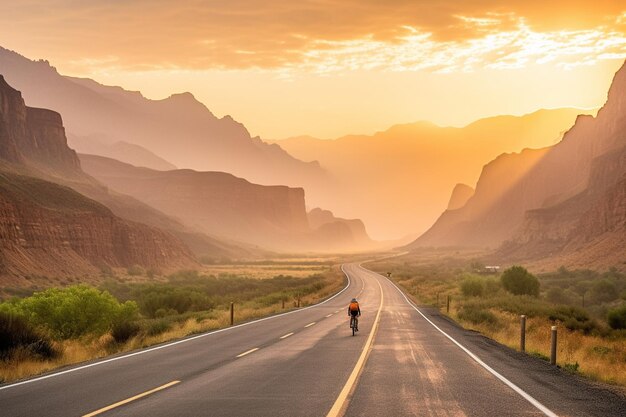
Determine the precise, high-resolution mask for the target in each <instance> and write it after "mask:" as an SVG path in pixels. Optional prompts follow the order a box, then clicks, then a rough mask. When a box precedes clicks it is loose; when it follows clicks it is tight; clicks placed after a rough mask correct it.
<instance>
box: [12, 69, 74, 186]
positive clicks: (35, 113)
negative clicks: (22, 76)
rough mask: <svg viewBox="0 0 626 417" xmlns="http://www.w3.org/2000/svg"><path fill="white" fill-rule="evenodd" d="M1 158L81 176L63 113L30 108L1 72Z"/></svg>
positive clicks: (58, 172)
mask: <svg viewBox="0 0 626 417" xmlns="http://www.w3.org/2000/svg"><path fill="white" fill-rule="evenodd" d="M0 111H1V115H2V116H1V119H0V120H1V121H2V125H1V126H0V158H2V159H3V160H5V161H8V162H13V163H21V164H27V165H29V166H31V167H34V168H37V169H39V170H41V171H43V172H46V173H49V174H57V175H58V174H60V175H63V176H72V175H80V174H81V170H80V162H79V160H78V156H76V152H74V151H73V150H72V149H70V148H69V147H68V146H67V139H66V137H65V129H64V128H63V122H62V120H61V115H60V114H58V113H56V112H54V111H52V110H47V109H37V108H32V107H27V106H26V105H25V104H24V100H23V99H22V96H21V94H20V92H19V91H17V90H15V89H13V88H11V86H9V85H8V84H7V83H6V81H5V80H4V78H3V77H2V75H0Z"/></svg>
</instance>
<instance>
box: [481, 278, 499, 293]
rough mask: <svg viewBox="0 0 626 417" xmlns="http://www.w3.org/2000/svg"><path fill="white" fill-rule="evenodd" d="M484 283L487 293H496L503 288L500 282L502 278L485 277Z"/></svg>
mask: <svg viewBox="0 0 626 417" xmlns="http://www.w3.org/2000/svg"><path fill="white" fill-rule="evenodd" d="M484 285H485V295H490V296H493V295H496V294H497V293H499V292H500V290H501V289H502V284H501V283H500V280H499V279H498V278H495V277H493V278H491V277H489V278H485V281H484Z"/></svg>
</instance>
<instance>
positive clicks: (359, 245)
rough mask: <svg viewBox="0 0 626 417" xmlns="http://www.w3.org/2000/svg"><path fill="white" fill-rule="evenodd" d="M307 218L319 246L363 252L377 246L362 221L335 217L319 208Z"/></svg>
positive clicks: (310, 212) (309, 213)
mask: <svg viewBox="0 0 626 417" xmlns="http://www.w3.org/2000/svg"><path fill="white" fill-rule="evenodd" d="M307 218H308V220H309V225H310V227H311V228H312V229H313V230H314V231H315V234H316V235H317V239H318V240H319V241H320V245H330V246H332V247H333V248H336V249H338V250H341V249H343V250H345V249H352V250H364V249H374V248H375V247H377V246H379V245H376V244H375V242H373V241H372V240H371V239H370V237H369V236H368V234H367V230H366V229H365V224H363V221H362V220H359V219H342V218H340V217H335V215H334V214H333V213H332V212H331V211H330V210H323V209H321V208H314V209H313V210H311V211H309V212H308V213H307ZM329 249H330V248H329Z"/></svg>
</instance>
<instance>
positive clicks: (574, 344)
mask: <svg viewBox="0 0 626 417" xmlns="http://www.w3.org/2000/svg"><path fill="white" fill-rule="evenodd" d="M396 282H397V283H398V284H399V285H401V286H402V287H403V288H404V289H405V290H407V291H408V292H409V294H410V295H412V296H413V297H412V298H414V299H417V300H418V301H419V302H420V303H424V304H430V305H436V299H437V294H440V296H439V308H440V309H442V310H443V311H444V313H445V305H446V304H445V303H446V296H447V295H451V296H452V304H451V308H450V313H449V316H450V317H451V318H453V319H454V320H455V321H457V322H458V323H459V324H461V325H462V326H463V327H465V328H467V329H472V330H476V331H478V332H480V333H482V334H484V335H485V336H487V337H490V338H492V339H493V340H496V341H497V342H499V343H502V344H503V345H506V346H508V347H511V348H513V349H519V331H520V329H519V316H518V315H515V314H511V313H507V312H504V311H500V310H497V309H490V310H489V311H490V312H491V313H493V314H494V315H495V316H496V317H497V319H498V325H497V326H493V325H490V324H488V323H480V324H473V323H471V322H469V321H467V320H463V319H461V318H460V317H459V315H458V313H459V309H460V306H461V303H462V302H463V300H462V297H461V295H460V291H459V287H458V282H459V280H455V279H448V278H441V279H432V280H429V279H417V280H416V279H408V278H405V279H396ZM553 325H554V323H553V322H551V321H550V320H548V318H546V317H534V318H528V319H527V323H526V351H527V352H528V353H529V354H535V355H537V356H540V357H544V358H545V357H549V355H550V328H551V326H553ZM557 364H558V365H559V366H561V367H563V368H565V369H569V370H572V371H575V372H577V373H579V374H580V375H583V376H586V377H589V378H591V379H594V380H596V381H602V382H606V383H609V384H614V385H620V386H626V341H625V340H624V338H623V337H622V338H619V337H615V338H608V337H600V336H595V335H586V334H583V333H582V332H579V331H571V330H568V329H567V328H565V327H563V326H559V328H558V347H557ZM576 364H578V366H576Z"/></svg>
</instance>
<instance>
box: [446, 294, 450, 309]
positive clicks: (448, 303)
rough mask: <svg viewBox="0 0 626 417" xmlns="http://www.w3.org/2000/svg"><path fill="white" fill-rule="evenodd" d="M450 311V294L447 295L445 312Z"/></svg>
mask: <svg viewBox="0 0 626 417" xmlns="http://www.w3.org/2000/svg"><path fill="white" fill-rule="evenodd" d="M449 312H450V296H448V301H447V302H446V313H449Z"/></svg>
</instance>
